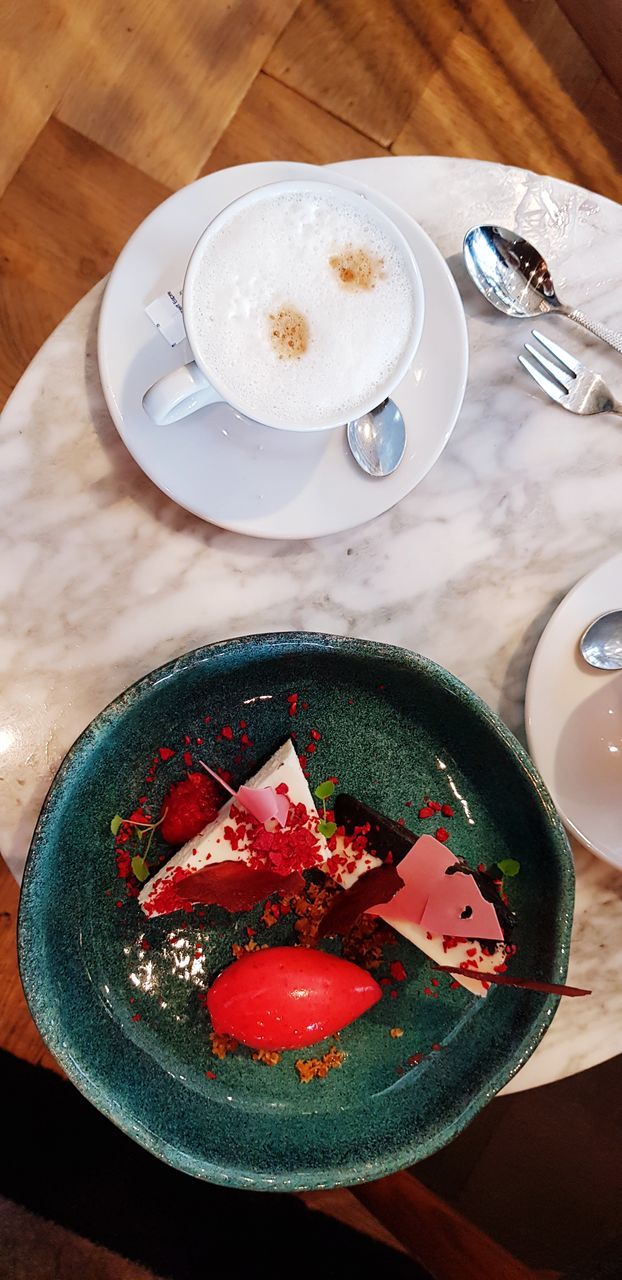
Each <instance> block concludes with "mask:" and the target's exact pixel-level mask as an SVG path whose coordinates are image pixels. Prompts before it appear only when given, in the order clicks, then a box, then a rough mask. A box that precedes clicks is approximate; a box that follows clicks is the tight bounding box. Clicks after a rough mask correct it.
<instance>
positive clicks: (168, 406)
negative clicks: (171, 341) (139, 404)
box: [143, 360, 222, 427]
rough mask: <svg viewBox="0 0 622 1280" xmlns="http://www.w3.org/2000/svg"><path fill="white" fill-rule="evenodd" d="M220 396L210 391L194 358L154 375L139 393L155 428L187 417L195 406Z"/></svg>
mask: <svg viewBox="0 0 622 1280" xmlns="http://www.w3.org/2000/svg"><path fill="white" fill-rule="evenodd" d="M218 400H222V396H221V395H219V394H218V392H217V391H215V390H214V388H213V386H212V385H211V383H210V382H208V381H207V378H206V377H205V374H204V373H203V371H202V370H201V369H199V366H198V364H197V363H196V361H195V360H191V361H190V364H182V365H180V366H179V368H178V369H173V371H172V373H166V374H165V375H164V377H163V378H158V381H157V382H154V384H153V386H152V387H150V388H149V390H148V391H146V392H145V394H144V396H143V409H144V410H145V412H146V413H148V414H149V417H150V418H151V420H152V421H153V422H155V423H157V425H158V426H159V427H168V426H169V424H170V423H171V422H179V420H180V419H181V418H187V416H188V414H189V413H194V411H195V409H202V408H203V407H204V406H205V405H206V404H215V403H216V402H217V401H218Z"/></svg>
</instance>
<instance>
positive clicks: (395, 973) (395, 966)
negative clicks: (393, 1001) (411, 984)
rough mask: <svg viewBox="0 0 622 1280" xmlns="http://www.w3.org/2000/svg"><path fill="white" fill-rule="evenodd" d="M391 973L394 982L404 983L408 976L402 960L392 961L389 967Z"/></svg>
mask: <svg viewBox="0 0 622 1280" xmlns="http://www.w3.org/2000/svg"><path fill="white" fill-rule="evenodd" d="M389 973H390V974H391V977H392V978H393V981H394V982H404V981H405V979H406V977H407V976H408V975H407V973H406V970H405V968H404V966H403V964H402V962H401V960H392V961H391V964H390V965H389Z"/></svg>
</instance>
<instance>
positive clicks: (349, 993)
mask: <svg viewBox="0 0 622 1280" xmlns="http://www.w3.org/2000/svg"><path fill="white" fill-rule="evenodd" d="M380 996H381V991H380V987H379V985H378V983H377V982H376V981H375V979H374V978H372V977H371V975H370V974H369V973H368V972H367V971H366V970H365V969H361V968H359V966H358V965H356V964H352V962H351V961H349V960H342V959H340V958H339V957H338V956H334V955H330V954H328V953H327V952H325V951H319V950H315V949H310V948H307V947H269V948H267V949H266V950H262V951H252V952H247V953H246V954H245V955H243V956H242V957H241V959H239V960H236V961H235V962H234V963H233V964H232V965H229V968H227V969H225V970H224V972H223V973H221V974H220V975H219V977H218V978H216V981H215V982H214V983H213V984H212V986H211V987H210V989H209V991H208V993H207V1007H208V1010H209V1014H210V1017H211V1020H212V1025H213V1028H214V1031H215V1032H216V1033H217V1034H218V1035H228V1036H233V1038H234V1039H235V1040H238V1041H239V1042H240V1043H241V1044H245V1045H248V1046H249V1047H250V1048H251V1049H270V1050H273V1051H280V1050H283V1049H298V1048H306V1047H307V1046H308V1045H312V1044H316V1043H317V1041H319V1040H323V1039H324V1038H325V1037H326V1036H330V1035H335V1034H336V1033H337V1032H338V1031H341V1030H342V1028H343V1027H345V1026H347V1025H348V1024H349V1023H350V1022H353V1021H354V1020H355V1019H356V1018H359V1017H360V1016H361V1015H362V1014H363V1013H366V1012H367V1010H368V1009H370V1008H371V1007H372V1005H374V1004H376V1002H377V1001H378V1000H379V999H380Z"/></svg>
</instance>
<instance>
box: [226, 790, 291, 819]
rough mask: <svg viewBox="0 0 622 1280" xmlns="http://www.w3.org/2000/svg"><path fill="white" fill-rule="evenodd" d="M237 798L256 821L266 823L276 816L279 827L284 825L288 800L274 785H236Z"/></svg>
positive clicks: (287, 810)
mask: <svg viewBox="0 0 622 1280" xmlns="http://www.w3.org/2000/svg"><path fill="white" fill-rule="evenodd" d="M238 800H239V801H240V804H241V805H242V806H243V808H244V809H246V810H247V811H248V813H251V814H252V815H253V818H256V819H257V822H263V823H266V822H269V821H270V819H271V818H276V820H277V822H278V824H279V826H280V827H284V826H285V823H286V822H287V814H288V812H289V800H288V799H287V796H284V795H281V793H280V792H279V791H275V789H274V787H238Z"/></svg>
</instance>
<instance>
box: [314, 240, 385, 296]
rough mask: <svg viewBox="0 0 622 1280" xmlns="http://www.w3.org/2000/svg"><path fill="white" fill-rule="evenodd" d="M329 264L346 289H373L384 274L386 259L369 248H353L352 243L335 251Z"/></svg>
mask: <svg viewBox="0 0 622 1280" xmlns="http://www.w3.org/2000/svg"><path fill="white" fill-rule="evenodd" d="M328 265H329V267H331V268H332V270H333V271H334V272H335V275H336V276H337V277H338V279H339V281H340V283H341V284H342V285H343V286H344V288H346V289H373V288H374V286H375V285H376V283H377V281H378V280H380V279H381V277H382V276H383V274H384V261H383V259H382V258H378V257H376V255H375V254H373V253H370V252H369V251H368V250H367V249H353V248H352V245H348V246H347V248H345V249H342V250H341V252H340V253H334V254H332V256H331V257H330V258H329V259H328Z"/></svg>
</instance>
